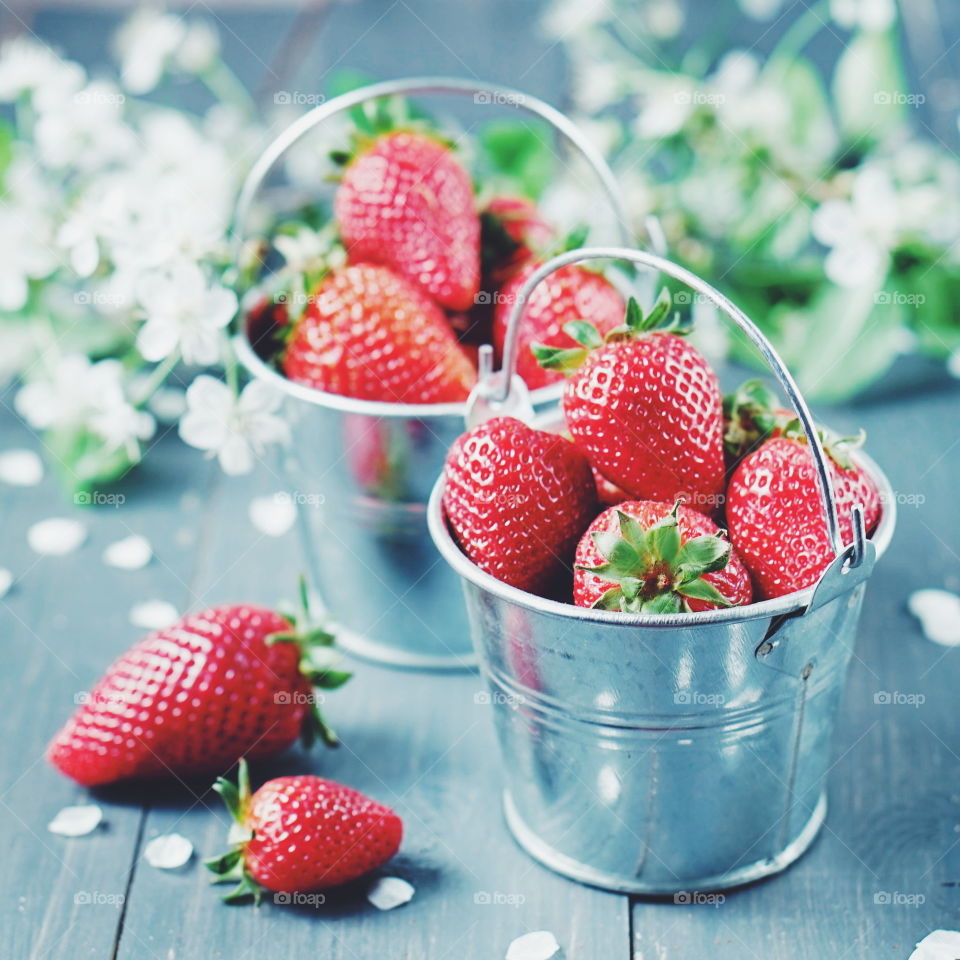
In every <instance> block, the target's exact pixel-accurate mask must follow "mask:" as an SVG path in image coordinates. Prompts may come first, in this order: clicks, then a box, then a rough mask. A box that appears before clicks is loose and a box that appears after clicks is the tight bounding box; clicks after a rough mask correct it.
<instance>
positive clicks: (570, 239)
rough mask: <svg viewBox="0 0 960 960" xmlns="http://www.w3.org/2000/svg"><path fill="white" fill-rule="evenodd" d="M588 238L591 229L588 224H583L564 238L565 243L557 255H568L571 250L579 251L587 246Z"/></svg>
mask: <svg viewBox="0 0 960 960" xmlns="http://www.w3.org/2000/svg"><path fill="white" fill-rule="evenodd" d="M588 236H590V228H589V227H588V226H587V225H586V224H581V225H580V226H579V227H575V228H574V229H573V230H571V231H570V232H569V233H568V234H567V235H566V237H564V240H563V243H562V244H561V246H560V249H559V250H558V251H557V253H566V252H567V251H569V250H578V249H579V248H580V247H582V246H585V245H586V242H587V237H588Z"/></svg>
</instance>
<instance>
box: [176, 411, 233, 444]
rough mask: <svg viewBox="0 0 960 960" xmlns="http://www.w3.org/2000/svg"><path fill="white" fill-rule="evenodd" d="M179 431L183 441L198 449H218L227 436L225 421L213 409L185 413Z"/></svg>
mask: <svg viewBox="0 0 960 960" xmlns="http://www.w3.org/2000/svg"><path fill="white" fill-rule="evenodd" d="M179 433H180V439H181V440H183V442H184V443H186V444H189V445H190V446H191V447H196V448H197V449H198V450H218V449H219V448H220V447H221V446H223V444H224V443H226V441H227V438H228V436H229V431H228V429H227V424H226V422H225V421H224V420H223V418H222V417H219V416H218V415H217V414H216V412H214V411H210V412H200V411H197V412H193V411H189V412H187V413H185V414H184V415H183V417H182V419H181V420H180V426H179Z"/></svg>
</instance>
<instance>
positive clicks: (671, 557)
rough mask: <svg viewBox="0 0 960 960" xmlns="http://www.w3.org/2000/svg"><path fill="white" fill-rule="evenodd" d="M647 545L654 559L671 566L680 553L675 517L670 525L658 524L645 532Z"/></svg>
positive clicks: (678, 531) (678, 532)
mask: <svg viewBox="0 0 960 960" xmlns="http://www.w3.org/2000/svg"><path fill="white" fill-rule="evenodd" d="M647 543H649V545H650V552H651V553H652V554H653V556H654V557H657V558H659V559H660V560H663V561H664V562H665V563H667V564H669V565H670V566H671V567H672V566H673V563H674V561H675V560H676V558H677V554H678V553H679V552H680V530H679V529H678V527H677V521H676V517H673V518H672V522H671V523H658V524H656V525H655V526H653V527H651V528H650V529H649V530H648V531H647Z"/></svg>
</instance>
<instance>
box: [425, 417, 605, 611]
mask: <svg viewBox="0 0 960 960" xmlns="http://www.w3.org/2000/svg"><path fill="white" fill-rule="evenodd" d="M443 475H444V491H443V506H444V509H445V510H446V513H447V519H448V520H449V521H450V526H451V528H452V529H453V532H454V534H455V536H456V538H457V540H458V541H459V543H460V546H461V547H462V548H463V551H464V553H466V555H467V556H468V557H469V558H470V559H471V560H472V561H473V562H474V563H475V564H476V565H477V566H478V567H480V568H481V569H482V570H485V571H486V572H487V573H489V574H490V575H491V576H493V577H496V578H497V579H498V580H502V581H503V582H504V583H509V584H510V585H511V586H514V587H519V588H520V589H521V590H528V591H531V592H532V591H536V590H538V589H542V588H543V587H544V586H546V585H547V584H548V583H549V582H550V580H551V579H552V577H553V576H554V575H555V574H556V573H558V572H559V571H560V570H563V569H568V564H569V557H570V554H571V553H572V551H573V548H574V546H575V545H576V543H577V539H578V538H579V536H580V534H581V533H582V532H583V529H584V528H585V527H586V525H587V524H588V523H589V522H590V518H591V517H592V516H593V514H594V513H595V512H596V502H597V494H596V487H595V486H594V483H593V474H592V473H591V471H590V464H589V463H588V462H587V458H586V457H584V455H583V454H582V453H580V451H579V450H577V448H576V447H575V446H574V445H573V444H572V443H570V441H569V440H565V439H564V438H563V437H561V436H559V435H557V434H554V433H546V432H544V431H543V430H534V429H533V428H532V427H528V426H527V425H526V424H524V423H521V422H520V421H519V420H515V419H513V418H512V417H497V418H495V419H493V420H488V421H487V422H486V423H483V424H481V425H480V426H478V427H474V428H473V429H472V430H470V431H468V432H467V433H465V434H463V435H462V436H461V437H460V438H459V439H458V440H457V441H456V443H455V444H454V445H453V447H452V448H451V449H450V452H449V454H448V455H447V462H446V465H445V467H444V474H443Z"/></svg>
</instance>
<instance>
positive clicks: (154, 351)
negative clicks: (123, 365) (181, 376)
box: [137, 316, 180, 363]
mask: <svg viewBox="0 0 960 960" xmlns="http://www.w3.org/2000/svg"><path fill="white" fill-rule="evenodd" d="M179 343H180V331H179V330H178V329H177V327H176V325H174V324H172V323H168V322H167V320H166V318H161V317H158V316H154V317H151V318H150V319H149V320H147V322H146V323H145V324H144V325H143V326H142V327H141V328H140V332H139V333H138V334H137V349H138V350H139V351H140V353H141V354H142V355H143V359H144V360H146V361H147V362H148V363H157V362H158V361H160V360H163V359H165V358H166V357H169V356H170V354H171V353H173V351H174V350H176V349H177V346H178V345H179Z"/></svg>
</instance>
